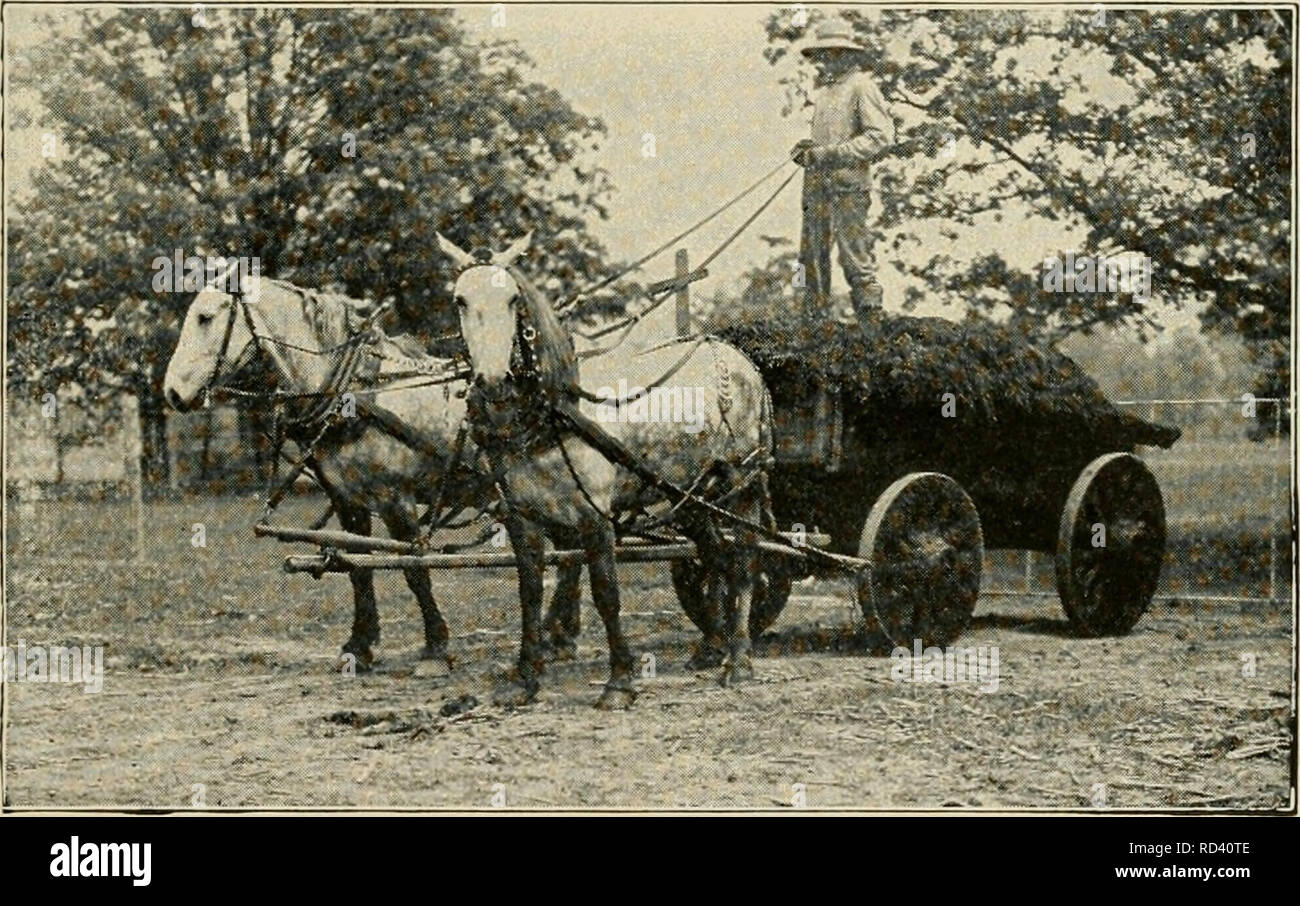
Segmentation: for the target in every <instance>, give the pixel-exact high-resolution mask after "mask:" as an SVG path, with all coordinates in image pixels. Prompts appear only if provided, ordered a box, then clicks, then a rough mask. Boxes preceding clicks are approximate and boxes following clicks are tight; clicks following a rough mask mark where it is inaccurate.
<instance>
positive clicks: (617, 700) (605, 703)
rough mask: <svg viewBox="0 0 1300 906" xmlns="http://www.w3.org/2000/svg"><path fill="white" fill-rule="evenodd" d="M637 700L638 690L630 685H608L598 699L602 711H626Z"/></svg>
mask: <svg viewBox="0 0 1300 906" xmlns="http://www.w3.org/2000/svg"><path fill="white" fill-rule="evenodd" d="M634 701H636V690H635V689H633V688H631V687H630V686H606V687H605V691H604V692H602V693H600V698H599V699H598V700H597V701H596V708H597V709H598V710H600V711H626V710H627V709H628V708H630V707H632V702H634Z"/></svg>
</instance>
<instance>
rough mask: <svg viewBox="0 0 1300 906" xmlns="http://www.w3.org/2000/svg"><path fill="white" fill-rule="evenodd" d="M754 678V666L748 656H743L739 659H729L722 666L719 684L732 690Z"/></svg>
mask: <svg viewBox="0 0 1300 906" xmlns="http://www.w3.org/2000/svg"><path fill="white" fill-rule="evenodd" d="M753 678H754V664H753V663H752V662H751V661H750V659H749V655H748V654H742V655H740V656H739V657H729V658H727V660H726V662H725V663H724V664H723V665H722V675H721V676H719V677H718V682H719V683H720V684H721V685H722V686H723V688H730V687H731V686H735V685H738V684H740V683H743V682H748V681H749V680H752V679H753Z"/></svg>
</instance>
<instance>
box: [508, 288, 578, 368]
mask: <svg viewBox="0 0 1300 906" xmlns="http://www.w3.org/2000/svg"><path fill="white" fill-rule="evenodd" d="M506 272H507V273H509V274H510V276H511V277H513V278H514V281H515V284H516V285H517V286H518V287H519V294H520V296H521V297H522V298H523V300H524V305H525V306H526V307H527V309H528V321H529V323H530V324H532V326H533V330H534V331H536V336H535V337H534V338H533V352H534V354H535V356H536V362H535V366H536V368H537V375H538V380H539V381H540V382H541V384H542V387H543V388H544V389H545V390H547V391H560V392H563V391H567V390H568V389H569V388H571V387H573V386H575V385H576V384H577V382H578V357H577V355H576V354H575V353H574V351H573V338H572V337H571V336H569V332H568V331H567V330H565V328H564V324H563V323H562V322H561V321H560V319H559V317H558V316H557V315H556V314H555V309H553V308H552V307H551V303H550V302H549V301H547V299H546V296H544V295H542V291H541V290H540V289H538V288H537V287H536V286H535V285H534V284H533V282H532V281H531V280H529V279H528V278H527V277H525V276H524V273H523V271H521V270H520V269H519V268H518V267H516V266H515V265H513V264H512V265H510V266H509V267H507V268H506Z"/></svg>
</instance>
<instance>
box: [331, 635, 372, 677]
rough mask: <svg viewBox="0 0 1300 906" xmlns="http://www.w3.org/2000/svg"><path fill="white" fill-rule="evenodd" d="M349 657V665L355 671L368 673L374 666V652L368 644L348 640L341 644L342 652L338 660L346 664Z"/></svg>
mask: <svg viewBox="0 0 1300 906" xmlns="http://www.w3.org/2000/svg"><path fill="white" fill-rule="evenodd" d="M349 658H350V659H351V664H350V666H351V667H352V669H354V670H355V671H356V672H357V673H369V672H370V671H371V670H373V669H374V667H375V654H374V652H373V651H372V650H371V649H370V646H369V645H364V644H362V643H360V642H348V643H347V644H345V645H344V646H343V653H342V654H341V655H340V656H339V660H340V662H341V663H342V664H343V665H344V666H348V665H349V663H348V659H349Z"/></svg>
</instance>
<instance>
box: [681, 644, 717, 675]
mask: <svg viewBox="0 0 1300 906" xmlns="http://www.w3.org/2000/svg"><path fill="white" fill-rule="evenodd" d="M723 659H724V652H723V651H722V649H721V648H714V647H713V646H712V645H708V644H705V643H704V642H700V643H698V644H697V645H696V646H695V651H694V652H693V653H692V654H691V656H690V659H689V660H687V662H686V669H687V670H712V669H713V668H714V667H719V666H721V665H722V661H723Z"/></svg>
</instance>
